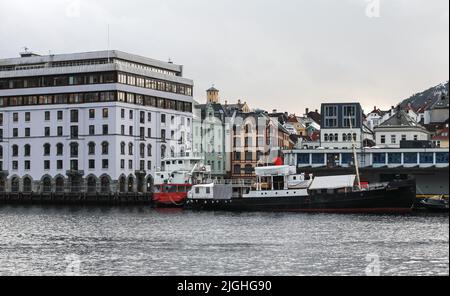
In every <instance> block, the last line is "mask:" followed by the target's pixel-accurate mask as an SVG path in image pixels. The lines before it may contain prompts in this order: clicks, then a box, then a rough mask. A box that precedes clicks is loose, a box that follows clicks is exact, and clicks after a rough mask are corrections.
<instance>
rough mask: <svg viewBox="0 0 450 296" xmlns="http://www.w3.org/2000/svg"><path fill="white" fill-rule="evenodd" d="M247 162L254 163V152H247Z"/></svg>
mask: <svg viewBox="0 0 450 296" xmlns="http://www.w3.org/2000/svg"><path fill="white" fill-rule="evenodd" d="M245 161H253V153H252V152H249V151H247V152H245Z"/></svg>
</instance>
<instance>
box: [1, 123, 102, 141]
mask: <svg viewBox="0 0 450 296" xmlns="http://www.w3.org/2000/svg"><path fill="white" fill-rule="evenodd" d="M101 134H102V135H109V125H107V124H103V125H102V133H101ZM43 135H44V137H51V136H53V134H52V132H51V127H49V126H46V127H44V133H43ZM55 135H56V136H58V137H64V136H65V135H64V128H63V127H62V126H58V127H56V134H55ZM95 135H96V126H95V125H89V136H95ZM20 136H21V135H20V134H19V129H18V128H16V127H15V128H13V129H12V138H19V137H20ZM31 136H32V135H31V129H30V128H29V127H26V128H24V129H23V135H22V137H25V138H29V137H31ZM34 136H36V135H34ZM79 136H80V134H79V128H78V126H76V125H72V126H70V138H71V139H78V137H79ZM0 141H3V129H0Z"/></svg>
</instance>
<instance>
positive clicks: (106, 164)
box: [102, 159, 109, 170]
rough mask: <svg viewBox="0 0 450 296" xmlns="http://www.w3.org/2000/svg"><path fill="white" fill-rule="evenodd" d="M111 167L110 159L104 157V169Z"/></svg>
mask: <svg viewBox="0 0 450 296" xmlns="http://www.w3.org/2000/svg"><path fill="white" fill-rule="evenodd" d="M108 167H109V161H108V159H103V160H102V169H104V170H105V169H107V168H108Z"/></svg>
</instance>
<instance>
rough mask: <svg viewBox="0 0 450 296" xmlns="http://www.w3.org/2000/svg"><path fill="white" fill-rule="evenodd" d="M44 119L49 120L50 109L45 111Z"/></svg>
mask: <svg viewBox="0 0 450 296" xmlns="http://www.w3.org/2000/svg"><path fill="white" fill-rule="evenodd" d="M45 121H50V111H45Z"/></svg>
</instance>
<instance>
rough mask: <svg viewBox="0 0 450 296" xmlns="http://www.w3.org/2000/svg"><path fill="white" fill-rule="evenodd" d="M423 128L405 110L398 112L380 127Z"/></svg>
mask: <svg viewBox="0 0 450 296" xmlns="http://www.w3.org/2000/svg"><path fill="white" fill-rule="evenodd" d="M399 126H403V127H422V126H421V125H420V124H418V123H417V122H416V121H415V120H414V119H412V118H411V117H410V116H409V115H408V113H406V112H405V111H404V110H400V111H398V112H397V113H396V114H394V116H391V118H389V119H388V120H386V121H385V122H383V123H382V124H380V125H379V127H399Z"/></svg>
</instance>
